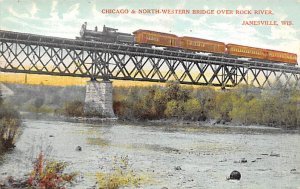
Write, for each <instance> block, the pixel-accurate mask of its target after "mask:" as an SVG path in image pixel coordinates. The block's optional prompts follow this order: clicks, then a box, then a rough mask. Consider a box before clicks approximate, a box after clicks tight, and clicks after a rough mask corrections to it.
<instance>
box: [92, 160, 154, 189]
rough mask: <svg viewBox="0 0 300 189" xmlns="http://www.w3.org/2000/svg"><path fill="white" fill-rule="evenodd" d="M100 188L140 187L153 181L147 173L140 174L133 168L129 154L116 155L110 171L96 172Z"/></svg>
mask: <svg viewBox="0 0 300 189" xmlns="http://www.w3.org/2000/svg"><path fill="white" fill-rule="evenodd" d="M96 179H97V181H98V183H99V189H118V188H120V187H132V186H135V187H139V186H141V185H143V184H147V183H150V182H151V179H150V178H149V177H147V176H146V175H139V174H137V173H135V171H134V170H133V169H132V168H131V165H130V164H129V158H128V156H121V157H116V156H115V157H114V158H113V164H112V169H111V171H110V172H98V173H96Z"/></svg>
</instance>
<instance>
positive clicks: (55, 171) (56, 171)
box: [27, 153, 77, 189]
mask: <svg viewBox="0 0 300 189" xmlns="http://www.w3.org/2000/svg"><path fill="white" fill-rule="evenodd" d="M66 167H67V163H65V162H57V161H46V160H45V158H44V155H43V153H40V154H39V157H38V158H37V160H36V161H35V163H34V168H33V170H32V171H31V174H30V177H29V178H28V182H27V183H28V187H29V188H45V189H47V188H49V189H50V188H55V189H64V188H65V185H66V184H69V183H71V182H72V181H74V179H75V177H76V176H77V174H76V173H64V169H65V168H66Z"/></svg>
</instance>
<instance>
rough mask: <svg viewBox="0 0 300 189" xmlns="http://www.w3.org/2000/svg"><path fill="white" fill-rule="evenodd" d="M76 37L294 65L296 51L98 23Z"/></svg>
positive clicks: (85, 25)
mask: <svg viewBox="0 0 300 189" xmlns="http://www.w3.org/2000/svg"><path fill="white" fill-rule="evenodd" d="M77 39H81V40H88V41H99V42H106V43H120V44H130V45H139V46H147V47H152V46H157V47H164V48H167V49H169V50H178V51H184V52H193V53H195V52H205V53H213V54H223V55H226V56H231V57H243V58H249V59H253V60H257V59H258V60H264V61H266V62H272V63H284V64H288V65H292V66H295V65H297V64H298V63H297V54H295V53H289V52H283V51H277V50H271V49H264V48H257V47H250V46H244V45H239V44H232V43H229V44H225V43H223V42H220V41H214V40H208V39H202V38H196V37H189V36H182V37H178V36H177V35H174V34H169V33H163V32H157V31H151V30H144V29H139V30H136V31H134V32H133V33H132V34H129V33H122V32H118V29H115V28H110V27H106V26H105V25H104V26H103V29H102V31H98V28H97V26H96V27H95V29H94V30H88V29H87V23H86V22H85V23H84V24H83V25H82V27H81V30H80V37H77Z"/></svg>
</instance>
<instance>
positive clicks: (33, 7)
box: [29, 2, 39, 18]
mask: <svg viewBox="0 0 300 189" xmlns="http://www.w3.org/2000/svg"><path fill="white" fill-rule="evenodd" d="M38 11H39V9H38V8H37V6H36V3H34V2H33V3H32V6H31V9H30V10H29V13H30V15H31V18H34V17H35V15H36V13H37V12H38Z"/></svg>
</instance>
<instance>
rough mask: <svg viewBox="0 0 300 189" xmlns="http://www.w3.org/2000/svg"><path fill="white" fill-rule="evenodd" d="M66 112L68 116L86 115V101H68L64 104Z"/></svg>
mask: <svg viewBox="0 0 300 189" xmlns="http://www.w3.org/2000/svg"><path fill="white" fill-rule="evenodd" d="M64 113H65V115H67V116H74V117H82V116H83V115H84V103H83V102H81V101H78V100H76V101H72V102H68V103H66V104H65V106H64Z"/></svg>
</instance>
